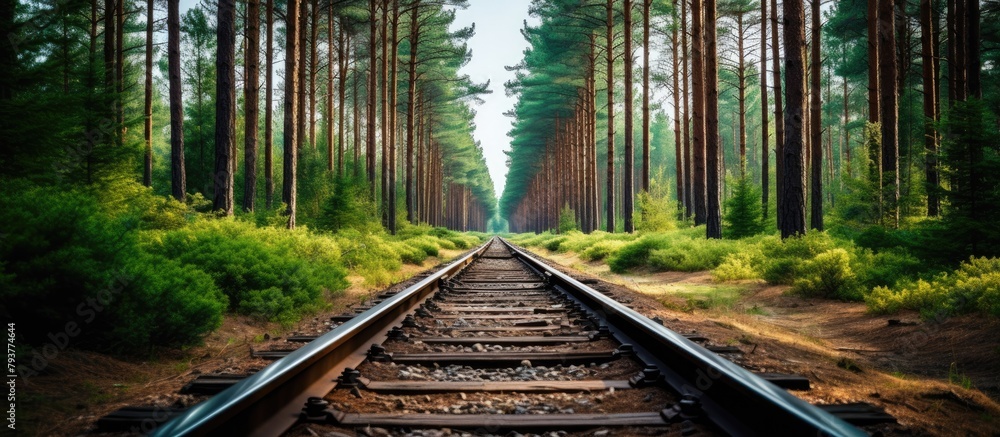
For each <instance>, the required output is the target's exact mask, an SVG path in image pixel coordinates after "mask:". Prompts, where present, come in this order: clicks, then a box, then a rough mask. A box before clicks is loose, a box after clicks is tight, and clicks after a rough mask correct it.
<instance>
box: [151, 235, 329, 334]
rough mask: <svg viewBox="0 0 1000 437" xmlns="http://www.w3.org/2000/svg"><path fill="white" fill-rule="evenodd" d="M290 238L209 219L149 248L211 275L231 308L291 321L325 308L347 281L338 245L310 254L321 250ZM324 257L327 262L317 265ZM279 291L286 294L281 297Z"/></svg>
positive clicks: (327, 242) (253, 314)
mask: <svg viewBox="0 0 1000 437" xmlns="http://www.w3.org/2000/svg"><path fill="white" fill-rule="evenodd" d="M279 232H280V234H279ZM297 232H305V231H297ZM289 234H290V233H289V232H288V231H284V230H281V231H279V230H275V229H268V228H256V227H254V226H253V225H251V224H247V223H241V222H238V221H234V220H226V219H223V220H206V221H203V222H199V223H196V224H194V225H192V226H189V227H187V228H184V229H181V230H178V231H171V232H167V233H166V234H164V235H163V236H162V238H161V239H160V240H159V242H157V243H155V244H151V245H150V247H149V250H150V251H151V252H153V253H156V254H160V255H163V256H165V257H167V258H171V259H175V260H177V261H179V262H181V263H183V264H185V265H190V266H193V267H196V268H198V269H201V270H203V271H205V272H207V273H208V274H210V275H211V276H212V278H213V279H214V281H215V283H216V285H217V286H218V287H219V288H220V289H221V290H222V291H223V293H225V295H226V296H227V297H228V298H229V308H230V309H233V310H237V311H240V312H243V313H245V314H249V315H252V316H257V317H260V318H264V319H269V320H282V321H290V320H293V319H294V318H295V316H297V315H300V314H302V313H304V312H308V311H312V310H314V309H315V308H317V307H318V306H319V305H321V300H320V298H321V297H322V295H323V291H324V290H339V289H342V288H344V287H346V285H347V283H346V281H345V280H344V277H345V276H346V272H345V271H344V270H343V269H341V268H338V267H337V265H336V264H333V261H334V260H335V259H337V258H339V255H340V254H339V251H337V250H334V249H333V246H335V244H334V243H333V242H332V241H326V247H327V249H328V250H329V253H322V254H315V253H313V254H312V255H311V256H309V255H308V253H309V251H315V250H317V247H306V248H298V245H296V244H295V241H294V239H295V237H291V238H289V237H288V235H289ZM292 235H294V234H293V233H292ZM303 237H304V236H303ZM324 257H325V258H326V259H325V263H319V262H317V260H319V259H322V258H324ZM274 290H280V291H281V293H280V298H279V296H278V295H277V294H275V293H274ZM265 299H270V300H269V301H267V302H263V300H265ZM244 302H247V303H244ZM258 309H262V311H260V312H258V311H257V310H258Z"/></svg>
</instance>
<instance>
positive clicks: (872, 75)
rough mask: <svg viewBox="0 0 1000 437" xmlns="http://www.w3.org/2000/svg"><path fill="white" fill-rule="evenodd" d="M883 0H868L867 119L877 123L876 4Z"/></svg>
mask: <svg viewBox="0 0 1000 437" xmlns="http://www.w3.org/2000/svg"><path fill="white" fill-rule="evenodd" d="M880 1H884V0H868V17H867V20H866V21H867V23H868V121H869V122H871V123H878V122H879V120H880V117H881V116H882V112H881V110H880V109H879V77H878V70H879V67H878V61H879V44H878V43H879V36H878V35H879V16H878V12H879V9H878V4H879V2H880Z"/></svg>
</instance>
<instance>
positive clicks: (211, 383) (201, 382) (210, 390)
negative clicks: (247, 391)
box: [180, 373, 250, 395]
mask: <svg viewBox="0 0 1000 437" xmlns="http://www.w3.org/2000/svg"><path fill="white" fill-rule="evenodd" d="M248 376H250V375H249V374H232V373H209V374H205V375H198V377H197V378H195V379H194V380H193V381H191V382H189V383H187V385H185V386H184V387H182V388H181V390H180V392H181V394H199V395H214V394H217V393H219V392H221V391H223V390H225V389H227V388H229V387H232V385H233V384H236V383H237V382H240V381H242V380H244V379H246V377H248Z"/></svg>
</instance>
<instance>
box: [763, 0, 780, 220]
mask: <svg viewBox="0 0 1000 437" xmlns="http://www.w3.org/2000/svg"><path fill="white" fill-rule="evenodd" d="M762 1H766V0H762ZM779 46H780V44H779V38H778V0H771V69H772V71H771V74H772V76H771V77H772V79H773V80H772V81H773V82H774V188H775V197H774V203H775V206H776V207H777V209H778V210H779V211H780V210H781V202H782V201H783V200H782V196H781V192H782V187H783V185H784V183H785V178H784V174H783V173H782V172H784V168H785V167H784V162H783V161H784V159H785V153H784V148H785V115H784V109H783V108H782V98H783V97H784V93H783V92H782V90H781V88H782V86H781V57H780V56H779V49H778V47H779ZM775 221H776V222H777V224H778V228H779V229H780V228H781V222H782V216H781V213H778V214H777V217H775Z"/></svg>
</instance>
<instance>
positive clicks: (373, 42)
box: [365, 0, 381, 200]
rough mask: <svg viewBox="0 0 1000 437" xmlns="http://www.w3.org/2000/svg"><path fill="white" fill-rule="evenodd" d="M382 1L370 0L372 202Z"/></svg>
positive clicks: (369, 170)
mask: <svg viewBox="0 0 1000 437" xmlns="http://www.w3.org/2000/svg"><path fill="white" fill-rule="evenodd" d="M379 1H381V0H368V22H369V23H368V32H369V34H368V119H367V120H366V121H367V131H366V133H367V137H368V142H367V144H366V145H365V146H366V147H365V162H366V164H367V165H366V167H365V169H366V170H367V174H368V192H369V195H370V197H371V200H375V177H376V175H375V164H376V161H375V130H376V129H377V128H378V124H377V123H376V119H375V111H376V109H377V107H378V100H377V99H376V97H377V93H378V56H377V55H378V3H379Z"/></svg>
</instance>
